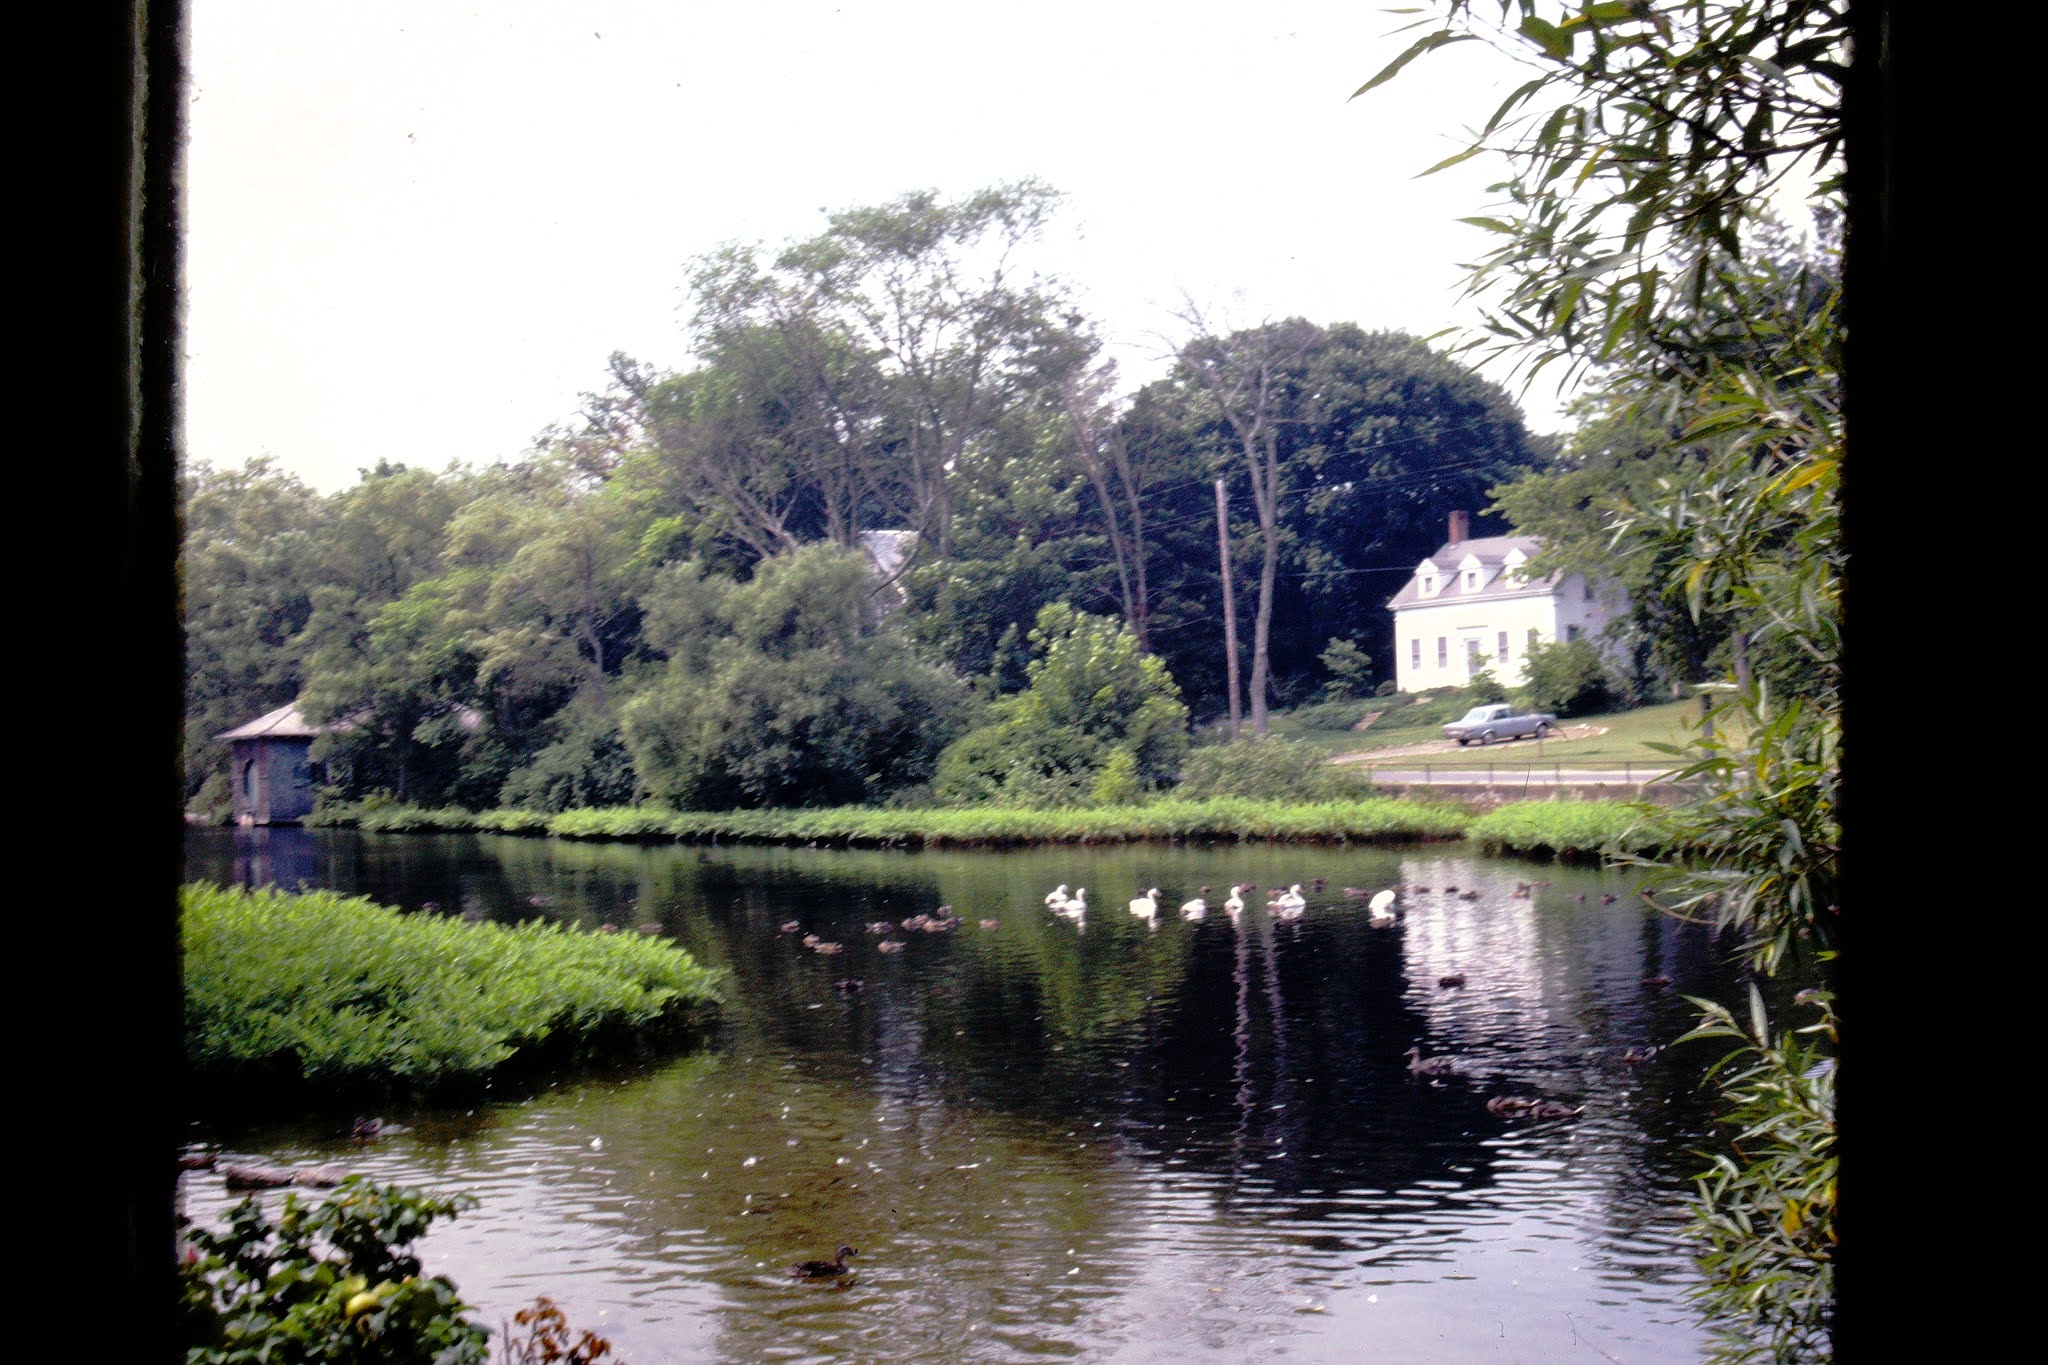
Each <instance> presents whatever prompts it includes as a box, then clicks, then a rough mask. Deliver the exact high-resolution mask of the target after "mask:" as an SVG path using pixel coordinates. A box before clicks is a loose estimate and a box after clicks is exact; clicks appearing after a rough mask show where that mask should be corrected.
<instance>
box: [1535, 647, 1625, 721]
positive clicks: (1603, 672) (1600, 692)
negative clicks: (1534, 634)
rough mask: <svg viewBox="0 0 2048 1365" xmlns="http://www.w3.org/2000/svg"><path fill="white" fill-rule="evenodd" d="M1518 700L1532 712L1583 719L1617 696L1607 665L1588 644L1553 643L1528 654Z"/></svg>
mask: <svg viewBox="0 0 2048 1365" xmlns="http://www.w3.org/2000/svg"><path fill="white" fill-rule="evenodd" d="M1523 676H1524V678H1525V679H1526V680H1527V681H1526V682H1524V684H1523V686H1522V697H1523V700H1524V701H1525V702H1526V703H1527V705H1528V707H1529V709H1530V710H1532V711H1548V712H1549V713H1550V714H1552V715H1554V716H1584V715H1590V714H1592V713H1594V712H1597V711H1604V710H1607V709H1609V708H1610V707H1612V706H1613V705H1614V704H1615V699H1616V697H1617V695H1618V694H1619V689H1618V688H1617V687H1616V685H1615V682H1614V679H1613V678H1611V677H1610V676H1609V675H1608V672H1607V661H1606V660H1604V659H1602V658H1601V657H1600V651H1599V650H1598V649H1596V648H1594V646H1593V643H1592V641H1590V640H1553V641H1550V642H1548V643H1539V644H1538V645H1537V646H1536V647H1535V648H1534V649H1532V650H1530V651H1529V661H1528V663H1527V665H1526V666H1525V668H1524V672H1523Z"/></svg>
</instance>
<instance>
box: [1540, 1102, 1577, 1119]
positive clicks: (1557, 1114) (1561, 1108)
mask: <svg viewBox="0 0 2048 1365" xmlns="http://www.w3.org/2000/svg"><path fill="white" fill-rule="evenodd" d="M1585 1110H1586V1106H1585V1105H1583V1104H1582V1105H1580V1106H1579V1107H1578V1108H1577V1109H1574V1108H1572V1107H1571V1106H1570V1105H1568V1104H1559V1103H1558V1102H1557V1101H1556V1100H1538V1101H1537V1102H1536V1103H1535V1104H1532V1105H1530V1106H1529V1117H1530V1118H1532V1119H1568V1118H1573V1117H1575V1116H1577V1115H1579V1114H1582V1113H1584V1112H1585Z"/></svg>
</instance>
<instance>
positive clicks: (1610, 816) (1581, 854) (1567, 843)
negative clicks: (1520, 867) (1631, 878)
mask: <svg viewBox="0 0 2048 1365" xmlns="http://www.w3.org/2000/svg"><path fill="white" fill-rule="evenodd" d="M1673 833H1674V832H1673V829H1672V826H1671V824H1670V820H1669V817H1668V815H1667V814H1666V813H1665V812H1663V811H1659V810H1656V809H1654V808H1650V807H1645V806H1638V805H1633V804H1630V803H1628V802H1623V801H1518V802H1516V803H1514V804H1513V805H1507V806H1502V807H1501V808H1500V809H1498V810H1496V811H1492V812H1489V813H1488V814H1486V815H1482V816H1480V817H1479V818H1477V819H1476V820H1474V821H1472V823H1471V825H1470V826H1469V827H1468V828H1467V829H1466V831H1465V837H1466V838H1468V839H1470V840H1472V841H1473V842H1474V843H1476V844H1478V845H1479V846H1480V847H1481V848H1483V849H1485V850H1486V851H1487V852H1488V853H1520V854H1525V855H1528V856H1531V857H1551V858H1561V859H1564V860H1566V861H1583V862H1592V861H1597V860H1598V859H1599V858H1600V856H1601V855H1602V854H1603V853H1643V854H1648V853H1655V852H1659V851H1662V850H1664V849H1666V848H1668V847H1669V846H1670V845H1671V842H1672V839H1673Z"/></svg>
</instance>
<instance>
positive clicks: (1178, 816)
mask: <svg viewBox="0 0 2048 1365" xmlns="http://www.w3.org/2000/svg"><path fill="white" fill-rule="evenodd" d="M1470 819H1471V817H1470V816H1469V815H1468V814H1466V813H1465V812H1464V811H1462V810H1461V809H1459V808H1457V807H1454V806H1449V805H1440V804H1435V803H1431V802H1425V801H1413V800H1408V799H1405V798H1397V797H1363V798H1353V799H1338V800H1325V801H1255V800H1250V799H1245V798H1234V797H1225V798H1218V799H1214V800H1206V801H1178V800H1163V801H1152V802H1149V803H1147V804H1145V805H1142V806H1105V807H1096V808H1081V809H1058V810H1030V809H1005V808H996V807H982V808H976V809H972V810H889V809H884V808H877V807H867V806H843V807H836V808H831V809H825V810H769V811H671V810H663V809H661V808H659V807H655V806H614V807H608V808H605V809H602V810H572V811H564V812H562V813H561V814H560V815H555V816H544V815H536V814H534V813H532V812H526V811H516V812H515V811H492V812H486V813H484V814H482V815H478V814H474V813H472V812H469V811H460V810H456V811H419V810H413V809H411V808H408V807H398V806H387V807H384V808H382V809H380V810H377V811H372V812H366V813H360V814H351V813H350V812H348V811H345V810H336V811H330V812H327V813H325V814H324V816H323V818H322V819H321V820H320V821H319V823H321V824H326V825H337V826H343V825H355V826H356V827H358V828H361V829H364V830H368V831H372V832H378V833H396V832H408V831H428V830H475V831H495V832H499V833H513V834H547V835H551V836H553V837H555V838H558V839H613V840H638V841H643V842H658V843H712V842H720V843H764V844H818V845H821V846H827V847H853V848H916V847H931V848H1016V847H1022V846H1026V845H1032V844H1115V843H1137V842H1141V841H1145V840H1154V839H1158V840H1196V841H1213V842H1223V843H1231V842H1256V841H1274V842H1281V841H1285V842H1329V843H1336V842H1349V841H1385V842H1399V841H1404V840H1425V839H1455V838H1458V837H1459V836H1460V835H1461V834H1463V833H1464V830H1465V826H1466V824H1467V822H1468V821H1469V820H1470Z"/></svg>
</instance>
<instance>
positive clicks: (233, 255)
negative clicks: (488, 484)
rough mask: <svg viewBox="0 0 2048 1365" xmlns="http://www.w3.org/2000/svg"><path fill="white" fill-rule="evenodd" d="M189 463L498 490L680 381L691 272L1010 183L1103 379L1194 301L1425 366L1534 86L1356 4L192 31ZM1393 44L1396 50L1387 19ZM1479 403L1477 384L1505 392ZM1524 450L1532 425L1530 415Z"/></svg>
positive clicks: (1158, 341)
mask: <svg viewBox="0 0 2048 1365" xmlns="http://www.w3.org/2000/svg"><path fill="white" fill-rule="evenodd" d="M191 16H192V18H191V62H192V67H191V71H192V84H191V122H190V138H191V140H190V146H189V149H188V161H187V172H188V178H187V187H188V203H187V209H188V218H187V221H188V224H189V241H188V253H187V272H188V273H187V291H186V299H187V329H188V330H187V354H188V366H187V371H186V427H187V431H186V434H187V449H188V451H189V452H190V454H191V456H192V457H193V458H194V459H197V460H203V461H206V462H209V463H211V464H214V465H216V466H226V465H239V464H241V463H242V462H243V461H244V460H247V459H249V458H251V457H253V456H256V455H260V454H264V453H269V454H271V455H274V456H275V457H276V458H277V460H278V461H279V463H280V464H281V465H282V466H283V467H284V468H286V469H289V470H291V471H293V472H294V473H296V474H298V475H299V476H300V477H302V478H304V479H305V480H307V481H308V482H309V483H311V484H313V485H314V486H316V487H318V488H321V489H327V490H332V489H336V488H340V487H344V486H346V485H347V484H349V483H352V482H353V481H354V480H355V477H356V472H357V470H359V469H361V468H363V467H365V466H368V465H372V464H374V463H376V461H377V460H378V459H379V458H387V459H393V460H398V461H402V462H404V463H407V464H415V465H426V466H429V467H431V468H436V469H439V468H442V467H445V466H446V465H447V464H448V463H449V462H450V461H451V460H456V461H462V462H465V463H469V462H478V463H490V462H495V461H501V460H506V459H513V458H516V457H518V456H519V455H520V454H521V453H523V452H524V451H525V450H527V449H528V448H529V447H530V445H531V443H532V441H533V439H534V437H535V436H536V435H537V434H538V433H539V432H540V431H541V429H542V428H543V427H545V426H547V425H548V424H549V423H551V422H558V421H565V420H567V419H569V418H570V417H571V416H572V415H573V414H574V412H575V410H576V407H577V395H578V394H579V393H581V392H583V391H584V390H589V389H596V388H601V387H602V386H603V383H604V366H605V360H606V357H607V356H608V355H609V354H610V353H611V352H612V351H614V350H623V351H626V352H628V353H630V354H631V355H633V356H635V357H637V358H638V359H641V360H644V361H650V362H653V363H654V364H656V365H659V366H661V367H664V368H683V367H686V366H687V365H688V364H689V359H690V358H689V352H688V346H687V338H686V336H685V332H684V323H685V321H686V315H685V312H684V304H685V299H684V295H683V290H682V286H683V282H684V278H685V271H686V268H687V263H688V262H689V261H690V259H691V258H693V257H695V256H697V255H700V254H701V253H703V252H706V251H708V250H711V249H712V248H714V247H716V246H718V245H719V244H720V243H722V242H726V241H732V240H743V241H768V242H773V243H780V242H782V241H784V240H787V239H789V238H792V237H799V236H808V235H810V234H812V233H814V232H816V231H818V230H819V229H821V228H822V227H823V226H824V225H825V222H824V213H823V211H825V210H837V209H842V208H847V207H851V206H854V205H860V204H873V203H880V202H883V201H885V200H888V199H892V198H895V197H896V196H898V195H901V194H903V193H905V192H907V191H910V190H915V189H924V188H931V189H937V190H939V191H941V192H942V193H946V194H958V193H964V192H967V191H970V190H973V189H977V188H980V187H982V186H985V185H989V184H993V183H996V182H999V181H1007V180H1014V179H1018V178H1021V177H1026V176H1035V177H1037V178H1039V179H1041V180H1044V181H1046V182H1047V183H1049V184H1051V185H1052V186H1054V187H1055V188H1057V189H1059V190H1061V191H1063V192H1064V193H1065V194H1066V195H1067V196H1068V198H1067V201H1066V208H1065V211H1064V213H1063V214H1062V216H1061V220H1060V221H1059V223H1058V224H1057V225H1056V226H1055V228H1054V231H1053V232H1052V234H1051V235H1050V237H1049V238H1048V240H1047V242H1046V243H1045V246H1044V249H1043V251H1042V253H1041V255H1040V257H1039V258H1038V259H1039V262H1040V264H1041V265H1042V266H1043V268H1045V269H1048V270H1051V271H1055V272H1058V273H1060V274H1062V275H1064V276H1066V277H1067V278H1068V279H1069V280H1070V281H1071V283H1072V284H1073V285H1074V286H1075V288H1076V291H1077V294H1078V296H1079V298H1080V299H1081V302H1082V306H1083V308H1084V309H1085V310H1086V311H1087V312H1089V313H1090V314H1091V316H1093V317H1094V318H1096V319H1097V321H1098V323H1099V326H1100V330H1101V332H1102V333H1103V334H1104V335H1105V336H1106V337H1107V338H1109V339H1110V341H1111V342H1112V343H1113V347H1112V353H1113V354H1115V355H1116V356H1117V357H1118V360H1119V363H1120V365H1121V366H1122V367H1123V371H1124V373H1125V376H1126V379H1127V380H1130V381H1135V380H1142V379H1145V378H1150V377H1153V376H1155V375H1156V374H1157V373H1158V372H1159V371H1160V369H1161V368H1162V367H1161V365H1160V362H1159V360H1158V357H1159V356H1160V354H1161V353H1162V352H1163V350H1164V349H1165V347H1166V345H1167V344H1168V343H1167V341H1166V340H1165V339H1164V338H1167V337H1178V336H1184V335H1185V333H1186V329H1185V328H1184V327H1183V326H1182V325H1181V324H1180V323H1179V322H1177V321H1176V320H1175V318H1174V310H1176V309H1178V308H1179V307H1181V305H1182V300H1183V298H1184V297H1192V298H1193V299H1194V300H1195V301H1196V302H1198V303H1199V304H1201V305H1202V306H1204V308H1205V309H1207V310H1208V311H1210V313H1211V314H1212V315H1214V316H1220V317H1222V318H1224V319H1226V320H1227V321H1230V322H1232V323H1236V324H1239V325H1242V324H1245V323H1250V322H1256V321H1258V320H1260V319H1262V318H1266V317H1284V316H1288V315H1293V314H1299V315H1302V316H1305V317H1308V318H1310V319H1312V320H1314V321H1317V322H1321V323H1331V322H1356V323H1359V324H1361V325H1363V326H1365V327H1368V328H1379V327H1392V328H1401V329H1405V330H1407V331H1410V332H1413V333H1416V334H1417V335H1427V334H1430V333H1433V332H1437V331H1439V330H1441V329H1443V328H1445V327H1448V326H1452V325H1454V324H1466V323H1470V322H1472V321H1473V320H1474V318H1475V316H1476V315H1475V313H1474V311H1473V309H1472V308H1471V306H1470V305H1469V304H1461V303H1460V302H1459V300H1458V297H1457V295H1458V281H1459V279H1460V278H1461V274H1462V272H1461V271H1460V270H1459V268H1458V263H1459V262H1460V261H1464V260H1468V259H1470V258H1471V257H1472V256H1473V255H1476V254H1477V253H1478V252H1479V251H1480V250H1481V249H1482V245H1481V239H1482V237H1483V234H1482V233H1480V232H1479V231H1478V230H1477V229H1474V228H1470V227H1467V226H1465V225H1463V224H1460V223H1458V222H1457V221H1456V220H1457V219H1458V218H1460V217H1462V216H1465V215H1468V214H1474V213H1479V212H1482V211H1483V210H1484V209H1485V208H1486V207H1487V206H1488V202H1489V200H1488V196H1487V195H1486V193H1485V189H1484V186H1485V185H1486V184H1487V183H1488V181H1489V180H1490V179H1492V178H1497V177H1496V176H1492V175H1489V174H1488V170H1489V168H1487V167H1485V166H1484V165H1483V164H1482V163H1481V162H1480V161H1478V160H1475V161H1472V162H1466V163H1464V164H1463V165H1460V166H1458V167H1455V168H1453V169H1452V170H1450V171H1446V172H1443V173H1441V174H1439V175H1436V176H1433V177H1430V178H1429V179H1426V180H1417V179H1415V176H1416V174H1417V173H1418V172H1419V171H1421V170H1422V169H1424V168H1425V167H1427V166H1429V165H1431V164H1433V163H1434V162H1436V161H1439V160H1441V159H1442V158H1443V157H1445V156H1447V155H1449V154H1450V153H1451V152H1454V151H1456V150H1458V149H1459V148H1461V147H1462V146H1463V145H1464V142H1463V139H1462V138H1461V136H1460V135H1461V133H1462V132H1463V130H1465V129H1466V128H1468V127H1470V126H1471V125H1474V124H1476V123H1478V122H1481V121H1483V120H1484V118H1485V117H1486V116H1487V114H1489V113H1490V112H1491V111H1492V109H1493V107H1494V105H1495V104H1497V103H1498V102H1499V101H1500V99H1501V98H1502V96H1503V95H1504V94H1505V93H1506V91H1507V90H1509V89H1511V88H1513V86H1514V85H1515V84H1517V83H1519V81H1520V80H1522V79H1525V78H1526V74H1527V73H1526V72H1525V71H1524V70H1523V69H1522V68H1521V67H1519V66H1517V65H1515V64H1514V63H1513V62H1511V61H1510V60H1508V59H1507V58H1505V57H1502V56H1500V55H1498V54H1496V53H1494V52H1492V51H1490V50H1489V49H1487V48H1486V47H1485V46H1484V45H1482V44H1479V43H1467V44H1462V45H1459V46H1457V47H1454V48H1450V49H1447V50H1445V51H1443V52H1440V53H1437V54H1433V55H1432V56H1431V57H1430V58H1427V59H1424V60H1423V61H1422V62H1420V63H1418V64H1417V65H1415V66H1412V67H1410V68H1408V70H1407V71H1406V72H1404V73H1403V75H1402V76H1401V77H1400V78H1398V79H1397V80H1396V81H1395V82H1393V83H1392V84H1391V85H1389V86H1385V87H1382V88H1381V89H1379V90H1376V91H1374V92H1373V93H1372V94H1370V95H1368V96H1366V97H1365V98H1363V99H1360V100H1357V101H1350V100H1349V96H1350V94H1351V92H1352V91H1353V90H1355V89H1357V88H1358V86H1359V85H1361V84H1362V83H1363V82H1364V81H1365V80H1366V79H1367V78H1368V77H1370V76H1371V75H1373V74H1374V73H1375V72H1377V71H1378V70H1379V69H1380V67H1381V66H1382V65H1384V64H1385V63H1386V62H1387V61H1388V60H1389V59H1391V58H1392V57H1393V56H1394V55H1395V54H1397V53H1398V52H1399V51H1400V50H1401V48H1402V47H1404V46H1405V45H1406V44H1407V43H1408V42H1409V41H1411V40H1412V38H1413V37H1414V35H1413V34H1412V33H1411V34H1406V35H1395V34H1393V32H1392V31H1393V30H1394V29H1395V27H1396V26H1397V25H1398V24H1400V23H1403V22H1405V21H1406V20H1405V19H1404V18H1403V17H1402V16H1396V15H1391V14H1388V13H1386V12H1385V11H1384V10H1382V9H1380V8H1378V7H1376V6H1374V5H1372V4H1369V3H1368V4H1360V3H1356V0H1352V2H1351V3H1311V2H1310V0H1273V2H1272V3H1267V4H1262V5H1248V4H1243V3H1231V4H1221V3H1209V2H1208V0H1181V2H1180V3H1151V2H1150V0H1147V2H1146V3H1135V2H1133V3H1124V2H1122V0H1096V3H1093V4H1088V3H1067V0H1034V3H1031V4H1028V5H1014V6H1003V7H1000V8H998V7H994V6H981V7H970V6H965V5H961V4H959V3H957V0H955V3H913V2H912V0H845V2H844V3H837V4H832V3H814V2H813V0H788V2H786V3H770V2H768V0H763V2H762V3H757V4H752V5H742V4H732V3H716V4H713V3H703V2H702V0H669V2H668V3H647V2H643V0H553V3H506V2H505V0H492V2H491V3H468V4H452V3H441V2H440V0H353V2H352V3H350V4H346V5H313V4H288V3H278V0H192V4H191ZM1409 17H1410V18H1412V17H1413V16H1409ZM1502 377H1504V376H1502ZM1524 401H1525V407H1526V409H1527V411H1528V413H1529V417H1530V420H1531V424H1532V426H1534V427H1535V428H1536V429H1538V430H1554V429H1556V428H1557V427H1558V426H1559V425H1561V419H1560V418H1559V416H1558V412H1557V400H1556V395H1555V394H1554V393H1553V392H1549V391H1543V392H1532V393H1530V394H1529V395H1527V396H1526V397H1525V400H1524Z"/></svg>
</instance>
